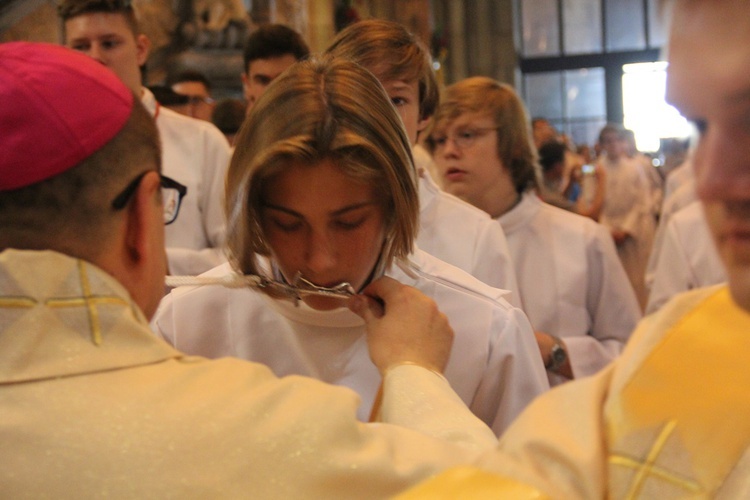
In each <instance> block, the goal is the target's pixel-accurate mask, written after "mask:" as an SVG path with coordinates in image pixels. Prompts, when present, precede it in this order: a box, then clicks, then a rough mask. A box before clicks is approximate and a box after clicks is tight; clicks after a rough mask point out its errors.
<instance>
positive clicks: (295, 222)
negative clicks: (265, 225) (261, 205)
mask: <svg viewBox="0 0 750 500" xmlns="http://www.w3.org/2000/svg"><path fill="white" fill-rule="evenodd" d="M266 219H267V220H268V221H269V222H270V223H271V224H272V225H273V227H275V228H276V229H279V230H281V231H284V232H287V233H291V232H294V231H297V230H299V229H301V228H302V220H301V219H299V218H297V217H291V216H289V217H284V216H276V215H273V216H268V217H267V218H266Z"/></svg>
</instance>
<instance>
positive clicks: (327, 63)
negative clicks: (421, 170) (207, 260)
mask: <svg viewBox="0 0 750 500" xmlns="http://www.w3.org/2000/svg"><path fill="white" fill-rule="evenodd" d="M236 144H237V147H236V150H235V153H234V155H233V156H232V161H231V163H230V166H229V171H228V172H227V192H226V210H227V244H228V247H229V255H230V260H231V261H232V264H233V265H234V266H235V268H236V269H238V270H239V271H241V272H243V273H246V274H258V269H257V263H256V259H255V254H256V253H258V254H260V255H265V256H268V255H270V252H271V249H270V247H269V246H268V244H267V242H266V239H265V236H264V234H263V230H262V226H261V223H260V221H261V203H262V197H261V193H262V192H263V186H264V183H265V182H266V181H267V180H268V179H269V178H270V177H271V176H273V175H274V174H276V173H278V172H280V171H283V169H284V168H286V167H287V166H288V165H290V164H295V163H296V164H299V163H303V164H315V163H318V162H320V161H322V160H326V159H332V160H334V161H335V163H336V165H337V166H338V167H339V168H341V169H342V170H343V171H344V172H345V173H346V174H347V175H350V176H352V177H354V178H358V179H362V180H364V181H366V182H368V183H371V184H372V185H373V186H374V187H375V188H376V189H377V192H378V193H380V194H382V198H381V202H382V206H383V211H384V219H385V221H386V237H385V242H384V250H383V257H382V258H383V263H384V264H385V265H386V266H387V265H389V264H390V263H391V262H392V260H393V259H394V258H399V257H406V255H408V254H409V253H410V252H411V250H412V246H413V242H414V240H415V238H416V234H417V228H418V222H417V219H418V213H419V201H418V198H417V185H416V178H415V175H416V174H415V172H416V170H415V169H414V165H413V160H412V157H411V147H410V144H409V140H408V138H407V137H406V133H405V132H404V130H403V127H402V126H401V121H400V119H399V116H398V114H397V113H396V110H395V109H394V107H393V106H392V105H391V102H390V100H389V99H388V96H387V94H386V93H385V90H384V89H383V87H382V86H381V85H380V82H378V80H377V79H376V78H375V77H374V76H373V75H372V74H371V73H370V72H369V71H367V70H366V69H364V68H362V67H361V66H359V65H358V64H355V63H354V62H351V61H348V60H345V59H341V58H331V57H325V58H313V59H311V60H307V61H302V62H299V63H297V64H295V65H293V66H291V67H290V68H289V69H288V70H287V71H286V72H284V73H283V74H282V75H281V76H279V78H277V79H276V80H274V82H273V83H272V84H271V85H270V86H269V87H268V90H267V91H266V92H265V93H263V95H262V96H261V98H260V99H259V100H258V102H257V104H256V105H255V106H254V107H253V110H252V112H251V113H250V115H249V116H248V118H247V119H246V120H245V123H244V124H243V125H242V128H241V129H240V133H239V136H238V137H237V140H236Z"/></svg>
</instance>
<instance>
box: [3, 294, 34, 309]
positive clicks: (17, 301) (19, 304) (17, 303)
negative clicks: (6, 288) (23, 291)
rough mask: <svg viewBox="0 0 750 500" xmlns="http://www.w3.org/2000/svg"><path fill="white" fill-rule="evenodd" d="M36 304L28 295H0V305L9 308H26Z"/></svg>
mask: <svg viewBox="0 0 750 500" xmlns="http://www.w3.org/2000/svg"><path fill="white" fill-rule="evenodd" d="M35 305H37V301H36V300H34V299H31V298H29V297H0V307H5V308H9V309H28V308H30V307H34V306H35Z"/></svg>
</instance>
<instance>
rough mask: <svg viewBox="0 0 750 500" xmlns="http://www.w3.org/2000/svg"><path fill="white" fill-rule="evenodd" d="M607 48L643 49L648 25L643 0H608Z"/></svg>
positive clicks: (606, 10)
mask: <svg viewBox="0 0 750 500" xmlns="http://www.w3.org/2000/svg"><path fill="white" fill-rule="evenodd" d="M605 12H606V20H605V22H606V24H607V50H643V49H645V48H646V33H645V31H646V26H645V23H644V17H643V0H607V4H606V9H605Z"/></svg>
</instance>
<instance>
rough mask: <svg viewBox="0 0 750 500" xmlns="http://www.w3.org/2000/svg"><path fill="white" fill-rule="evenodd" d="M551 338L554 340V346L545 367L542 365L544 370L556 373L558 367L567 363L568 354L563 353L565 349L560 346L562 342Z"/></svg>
mask: <svg viewBox="0 0 750 500" xmlns="http://www.w3.org/2000/svg"><path fill="white" fill-rule="evenodd" d="M552 338H553V339H554V341H555V344H554V345H553V346H552V350H551V351H550V356H549V361H548V362H547V364H546V365H544V368H546V369H547V370H549V371H551V372H557V370H559V369H560V367H561V366H562V365H563V364H565V361H567V359H568V353H567V352H565V348H564V347H563V345H562V340H560V339H558V338H557V337H552Z"/></svg>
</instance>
